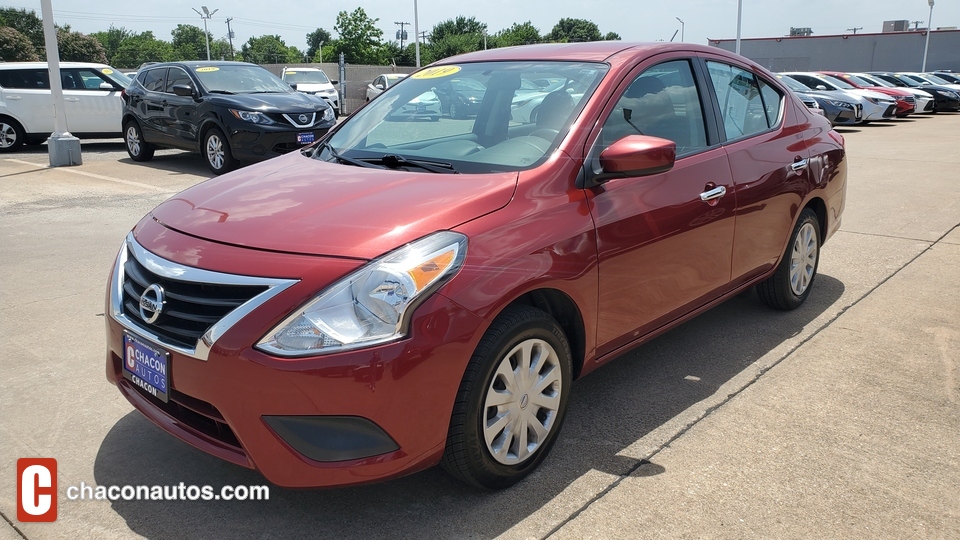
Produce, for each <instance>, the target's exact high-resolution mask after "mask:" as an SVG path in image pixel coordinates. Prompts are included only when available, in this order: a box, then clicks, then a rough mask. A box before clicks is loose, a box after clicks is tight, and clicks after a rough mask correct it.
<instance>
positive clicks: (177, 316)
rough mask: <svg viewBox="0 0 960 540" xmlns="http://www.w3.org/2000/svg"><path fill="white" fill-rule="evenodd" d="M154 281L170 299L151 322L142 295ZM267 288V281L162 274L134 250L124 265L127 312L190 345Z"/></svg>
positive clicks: (167, 336) (172, 339)
mask: <svg viewBox="0 0 960 540" xmlns="http://www.w3.org/2000/svg"><path fill="white" fill-rule="evenodd" d="M151 285H159V286H160V287H162V288H163V293H164V298H165V300H166V301H165V303H164V305H163V309H162V311H161V313H160V316H159V317H158V318H157V319H156V320H155V321H154V322H153V323H147V322H146V321H145V320H144V319H143V317H141V315H140V297H141V296H142V295H143V293H144V291H145V290H146V289H147V287H150V286H151ZM266 290H267V287H266V286H263V285H221V284H211V283H197V282H190V281H180V280H177V279H172V278H169V277H164V276H159V275H157V274H154V273H152V272H150V271H149V270H147V268H146V267H144V266H143V265H142V264H140V262H138V261H137V259H136V257H134V256H132V254H131V255H128V257H127V258H126V262H125V263H124V265H123V299H122V305H123V314H124V315H126V316H127V317H128V318H129V319H130V320H132V321H134V322H136V323H138V324H139V325H143V327H144V328H146V329H148V330H150V331H151V332H153V333H154V334H156V335H157V336H158V337H159V338H160V339H161V340H162V341H164V342H166V343H169V344H172V345H175V346H179V347H183V348H187V349H190V348H193V347H195V346H196V345H197V341H198V340H199V339H200V337H201V336H203V334H205V333H206V332H207V330H209V329H210V327H211V326H213V325H214V324H216V323H217V322H219V321H220V320H221V319H223V318H224V317H225V316H226V315H227V314H228V313H230V312H231V311H233V310H234V309H236V308H237V307H239V306H241V305H242V304H244V303H246V302H247V301H249V300H250V299H251V298H253V297H255V296H257V295H258V294H260V293H262V292H264V291H266Z"/></svg>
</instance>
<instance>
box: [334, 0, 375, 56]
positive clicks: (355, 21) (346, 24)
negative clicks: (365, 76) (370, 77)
mask: <svg viewBox="0 0 960 540" xmlns="http://www.w3.org/2000/svg"><path fill="white" fill-rule="evenodd" d="M379 20H380V19H371V18H370V17H368V16H367V13H366V12H365V11H364V10H363V8H359V7H358V8H357V9H355V10H354V11H353V13H347V12H346V11H341V12H340V13H338V14H337V22H336V24H334V25H333V30H334V31H335V32H336V33H337V34H339V35H340V39H338V40H337V45H338V48H337V49H336V50H334V51H333V52H334V53H335V54H336V53H340V52H341V51H342V52H343V55H344V60H346V61H347V62H349V63H351V64H377V63H379V62H380V51H379V49H380V48H381V46H382V43H381V42H380V41H381V39H382V38H383V31H382V30H380V29H379V28H377V22H378V21H379ZM324 48H326V47H324Z"/></svg>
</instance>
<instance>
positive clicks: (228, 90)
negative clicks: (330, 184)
mask: <svg viewBox="0 0 960 540" xmlns="http://www.w3.org/2000/svg"><path fill="white" fill-rule="evenodd" d="M121 97H122V98H123V102H124V106H123V117H122V120H121V125H122V126H123V137H124V139H125V141H126V145H127V153H129V154H130V157H131V158H132V159H133V160H134V161H147V160H149V159H150V158H152V157H153V151H154V148H155V147H161V146H162V147H172V148H183V149H186V150H193V151H199V152H200V153H201V154H202V155H203V157H204V159H205V160H206V162H207V165H208V166H209V167H210V169H211V170H212V171H213V172H214V173H217V174H220V173H224V172H227V171H229V170H231V169H233V168H235V167H237V166H238V165H239V164H240V162H242V161H262V160H264V159H269V158H271V157H274V156H277V155H280V154H284V153H286V152H290V151H292V150H296V149H298V148H300V147H302V146H304V145H307V144H310V143H312V142H313V141H314V140H315V139H318V138H320V137H322V136H323V135H324V134H326V133H327V130H329V129H330V128H331V127H333V125H334V123H335V118H334V113H333V109H331V108H330V106H329V105H327V103H326V102H325V101H324V100H323V99H321V98H319V97H316V96H312V95H309V94H304V93H302V92H297V91H295V90H294V89H293V88H291V87H290V85H288V84H287V83H285V82H283V81H282V80H280V78H279V77H277V76H275V75H273V74H272V73H270V72H269V71H267V70H265V69H263V68H262V67H260V66H256V65H254V64H247V63H243V62H165V63H160V64H153V65H150V66H147V67H145V68H143V69H141V70H140V72H139V73H137V76H136V79H134V81H133V82H132V83H131V84H130V86H129V87H128V88H127V89H126V90H125V91H124V92H123V93H122V94H121Z"/></svg>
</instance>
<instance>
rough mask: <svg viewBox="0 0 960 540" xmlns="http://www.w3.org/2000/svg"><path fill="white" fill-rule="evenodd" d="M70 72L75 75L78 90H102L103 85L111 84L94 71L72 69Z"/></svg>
mask: <svg viewBox="0 0 960 540" xmlns="http://www.w3.org/2000/svg"><path fill="white" fill-rule="evenodd" d="M70 71H71V72H72V73H73V78H74V80H75V81H76V83H77V85H78V88H82V89H84V90H100V85H101V84H103V83H105V82H109V81H108V80H107V79H105V78H103V77H102V76H101V75H100V74H99V73H97V72H96V71H94V70H92V69H71V70H70ZM64 88H66V87H64Z"/></svg>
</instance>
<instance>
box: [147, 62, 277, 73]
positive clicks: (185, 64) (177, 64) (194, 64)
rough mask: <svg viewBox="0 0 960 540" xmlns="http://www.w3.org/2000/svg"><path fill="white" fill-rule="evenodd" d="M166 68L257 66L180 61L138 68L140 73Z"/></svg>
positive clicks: (235, 63)
mask: <svg viewBox="0 0 960 540" xmlns="http://www.w3.org/2000/svg"><path fill="white" fill-rule="evenodd" d="M168 66H181V67H182V66H187V67H191V68H194V67H205V66H211V67H213V66H215V67H225V66H256V67H262V66H258V65H257V64H251V63H250V62H231V61H229V60H181V61H177V62H158V63H156V64H150V65H149V66H143V67H142V68H140V70H141V71H144V70H148V69H156V68H162V67H168Z"/></svg>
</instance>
